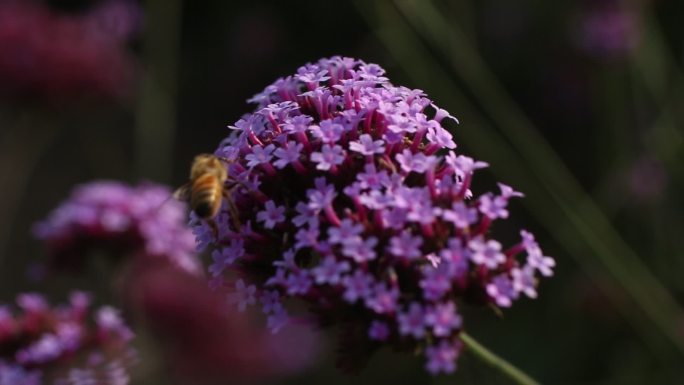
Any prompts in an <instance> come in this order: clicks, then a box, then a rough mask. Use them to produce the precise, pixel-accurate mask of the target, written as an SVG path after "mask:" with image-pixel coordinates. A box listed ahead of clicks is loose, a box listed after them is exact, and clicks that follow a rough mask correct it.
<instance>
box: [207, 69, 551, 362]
mask: <svg viewBox="0 0 684 385" xmlns="http://www.w3.org/2000/svg"><path fill="white" fill-rule="evenodd" d="M384 75H385V74H384V70H383V69H382V68H381V67H380V66H378V65H375V64H368V63H364V62H362V61H360V60H355V59H351V58H343V57H332V58H327V59H321V60H319V61H318V62H316V63H310V64H307V65H305V66H303V67H301V68H299V70H298V71H297V73H296V74H295V75H292V76H287V77H284V78H281V79H278V80H277V81H276V82H275V83H274V84H272V85H270V86H268V87H266V88H265V89H264V91H263V92H261V93H259V94H257V95H256V96H254V97H253V98H252V99H250V102H253V103H256V104H257V107H256V110H255V111H254V113H252V114H247V115H245V116H243V117H242V118H241V119H240V120H239V121H238V122H236V123H235V124H234V125H233V126H231V129H232V133H231V134H230V135H229V136H228V138H226V139H225V140H224V141H222V142H221V145H220V147H219V148H218V149H217V150H216V153H217V154H231V155H232V158H233V159H235V162H233V163H232V164H231V166H230V167H231V170H230V171H231V173H232V174H231V175H235V179H236V180H237V181H238V182H239V183H238V186H237V187H236V188H235V189H232V190H231V192H230V193H231V194H232V197H231V198H232V200H233V201H234V202H235V203H236V205H237V208H238V218H236V219H237V220H238V222H239V223H240V224H241V226H240V228H236V227H235V225H234V222H233V221H232V220H231V213H230V212H229V211H228V209H227V208H224V209H223V211H222V213H221V214H219V216H218V217H217V225H218V227H219V234H220V235H219V237H218V239H213V238H212V237H209V236H206V237H203V236H202V234H206V233H207V232H209V231H210V228H209V227H208V225H207V224H205V223H203V222H201V221H197V222H194V225H195V233H196V234H197V235H198V242H200V244H202V245H203V246H210V247H212V248H213V249H214V250H213V253H212V259H213V264H212V265H211V266H210V267H209V272H210V273H211V274H212V276H214V277H216V278H215V280H214V281H213V282H215V283H216V282H219V281H220V280H222V279H225V280H226V281H229V280H230V281H233V280H234V278H232V277H233V276H234V274H235V273H236V272H237V273H238V274H239V275H240V277H241V279H242V280H239V281H237V284H233V285H220V284H216V285H215V286H217V287H234V289H232V290H231V293H229V298H230V299H231V302H234V303H236V304H237V305H238V306H239V307H241V308H243V307H245V306H249V305H252V304H256V303H257V299H258V301H259V303H260V304H261V307H262V309H263V311H264V313H266V315H267V316H268V327H269V328H270V329H271V330H272V331H273V332H276V331H278V330H279V329H280V328H282V327H284V326H286V324H287V323H288V322H289V321H290V320H291V319H292V318H291V317H290V316H288V314H287V312H286V310H285V303H284V301H283V300H284V299H286V298H298V299H301V300H303V301H306V302H307V304H308V305H309V308H310V309H311V310H312V312H313V314H314V315H315V316H316V317H317V318H318V319H319V321H320V323H321V324H325V325H327V324H330V323H331V321H339V322H340V327H341V328H342V333H341V334H342V335H343V336H350V335H359V334H360V335H361V338H362V340H363V341H362V342H365V343H366V344H369V345H370V346H376V347H377V346H382V345H388V346H392V347H394V348H397V349H406V350H412V351H421V352H423V353H424V356H425V359H426V369H427V370H428V371H429V372H430V373H433V374H438V373H450V372H453V371H454V370H455V369H456V359H457V357H458V355H459V353H460V351H461V349H462V343H461V341H460V340H459V333H460V331H461V330H462V328H463V327H464V326H465V325H466V322H467V321H466V320H465V319H463V317H462V315H461V313H460V311H459V309H462V308H463V307H464V306H466V305H494V306H499V307H508V306H511V305H512V304H513V303H514V302H515V301H516V300H518V299H519V298H520V297H521V294H523V295H524V296H526V297H530V298H534V297H536V295H537V291H536V286H537V282H538V277H539V276H550V275H552V273H553V271H552V268H553V267H554V266H555V262H554V261H553V259H552V258H550V257H547V256H544V254H543V253H542V251H541V249H540V248H539V245H538V244H537V242H536V241H535V239H534V237H533V236H532V235H531V234H530V233H528V232H525V231H523V232H521V235H522V239H521V241H520V242H519V243H518V244H514V245H509V246H505V245H504V244H502V243H501V242H499V241H498V240H496V239H494V238H493V237H492V233H491V229H492V227H493V225H494V223H495V222H496V221H497V220H501V219H506V218H508V217H509V215H510V213H509V211H508V204H509V202H510V201H511V199H513V198H520V197H522V194H521V193H519V192H517V191H515V190H514V189H513V188H512V187H509V186H507V185H504V184H499V186H498V188H497V189H496V190H497V191H496V192H474V191H471V188H472V180H473V176H474V174H475V172H476V171H477V170H479V169H482V168H485V167H487V166H488V165H487V163H485V162H482V161H478V160H475V159H473V158H471V157H469V156H466V155H463V154H461V153H457V152H455V149H456V147H457V146H456V143H454V141H453V137H452V135H451V134H450V133H449V129H450V128H452V127H447V126H445V125H448V124H456V123H458V121H457V120H456V118H454V117H453V116H452V115H451V114H450V113H449V112H447V111H446V110H444V109H441V108H439V107H437V106H436V105H435V104H434V103H433V102H432V101H431V100H430V99H428V98H427V95H425V93H424V92H423V91H421V90H411V89H409V88H406V87H401V86H394V85H392V83H390V81H389V79H388V78H387V77H385V76H384ZM238 242H239V243H238ZM243 280H244V281H243ZM359 331H361V332H359ZM342 345H343V346H344V347H348V346H349V341H345V342H344V343H343V344H342ZM342 350H345V349H342ZM341 354H342V355H341V357H340V360H341V361H340V362H341V366H343V367H344V368H347V369H359V365H360V364H358V362H359V361H360V360H359V359H358V358H357V357H351V354H349V355H348V356H345V354H344V352H341Z"/></svg>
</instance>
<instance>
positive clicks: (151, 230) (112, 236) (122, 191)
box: [35, 181, 201, 274]
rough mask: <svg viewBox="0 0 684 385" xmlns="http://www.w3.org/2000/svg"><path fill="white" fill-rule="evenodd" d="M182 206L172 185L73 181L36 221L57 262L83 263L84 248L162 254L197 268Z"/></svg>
mask: <svg viewBox="0 0 684 385" xmlns="http://www.w3.org/2000/svg"><path fill="white" fill-rule="evenodd" d="M185 216H186V207H185V205H184V204H183V203H181V202H178V201H176V200H174V199H172V198H171V191H170V190H169V189H167V188H166V187H163V186H159V185H154V184H142V185H140V186H137V187H130V186H127V185H125V184H122V183H118V182H110V181H98V182H92V183H89V184H85V185H82V186H79V187H77V188H76V189H75V190H74V191H73V193H72V195H71V197H70V198H69V200H67V201H66V202H64V203H62V205H60V206H59V207H57V208H56V209H55V210H54V211H53V212H52V213H51V214H50V216H49V217H48V218H47V219H46V220H44V221H43V222H40V223H38V224H37V225H36V227H35V234H36V236H37V237H38V238H40V239H42V240H44V241H45V242H46V243H47V244H48V247H49V249H50V252H51V253H52V254H53V264H55V265H56V266H57V267H74V266H75V267H78V266H81V265H82V259H83V258H84V256H85V254H86V251H88V250H90V249H92V248H100V249H104V250H106V251H109V252H113V253H114V254H116V255H117V256H120V255H142V256H143V257H150V258H155V259H165V260H167V261H168V262H170V263H172V264H173V265H175V266H177V267H178V268H180V269H182V270H184V271H187V272H190V273H192V274H198V273H201V267H200V264H199V261H198V259H197V257H196V253H195V240H194V237H193V235H192V232H191V231H190V230H189V229H188V228H187V226H186V224H185Z"/></svg>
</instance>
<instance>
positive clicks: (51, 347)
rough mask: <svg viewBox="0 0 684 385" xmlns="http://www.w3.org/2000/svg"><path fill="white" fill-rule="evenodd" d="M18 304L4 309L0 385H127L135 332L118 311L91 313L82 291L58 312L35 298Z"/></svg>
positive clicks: (21, 297)
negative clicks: (15, 306) (16, 307)
mask: <svg viewBox="0 0 684 385" xmlns="http://www.w3.org/2000/svg"><path fill="white" fill-rule="evenodd" d="M17 304H18V305H19V306H18V309H12V308H11V307H10V306H7V305H2V306H0V384H2V385H5V384H7V385H10V384H12V385H18V384H21V385H48V384H50V385H53V384H54V385H82V384H91V383H92V384H98V385H126V384H128V382H129V374H128V371H129V369H130V367H131V366H132V365H133V364H134V363H135V361H136V357H135V351H134V350H133V348H132V347H131V346H130V343H131V340H132V338H133V333H132V332H131V330H130V329H129V328H128V327H127V326H126V325H125V323H124V322H123V320H122V319H121V317H120V315H119V312H118V311H117V310H116V309H114V308H112V307H109V306H105V307H101V308H99V309H97V310H96V311H94V312H93V311H91V310H90V297H89V296H88V295H87V294H85V293H81V292H74V293H72V295H71V298H70V301H69V303H68V304H65V305H60V306H55V307H53V306H50V305H49V304H48V303H47V302H46V300H45V299H44V298H43V297H42V296H40V295H39V294H34V293H25V294H21V295H19V296H18V297H17Z"/></svg>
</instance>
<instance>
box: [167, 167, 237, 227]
mask: <svg viewBox="0 0 684 385" xmlns="http://www.w3.org/2000/svg"><path fill="white" fill-rule="evenodd" d="M232 162H233V160H231V159H228V158H221V157H218V156H216V155H213V154H199V155H197V156H196V157H195V159H194V160H193V162H192V166H191V167H190V181H189V182H188V183H186V184H185V185H183V186H181V187H180V188H179V189H178V190H176V192H175V193H174V194H173V195H174V197H175V198H176V199H179V200H182V201H185V202H188V203H189V204H190V208H191V209H192V211H194V212H195V214H196V215H197V216H198V217H199V218H200V219H203V220H204V221H206V222H207V223H208V224H209V226H211V228H212V230H214V234H215V235H217V234H218V228H217V226H216V222H214V218H215V217H216V215H217V214H218V212H219V210H220V209H221V203H222V202H223V200H224V199H225V200H226V202H227V203H228V207H229V210H230V212H231V219H232V221H233V225H234V226H235V228H236V229H239V228H240V222H239V218H238V210H237V207H236V205H235V202H233V199H232V198H231V192H232V188H234V187H231V188H226V183H227V182H230V175H229V174H228V170H227V168H226V166H225V165H224V164H223V163H226V164H230V163H232ZM235 186H237V184H235Z"/></svg>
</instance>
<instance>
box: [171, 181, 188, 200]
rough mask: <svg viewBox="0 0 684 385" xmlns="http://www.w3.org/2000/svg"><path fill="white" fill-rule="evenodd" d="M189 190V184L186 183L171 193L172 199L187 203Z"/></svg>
mask: <svg viewBox="0 0 684 385" xmlns="http://www.w3.org/2000/svg"><path fill="white" fill-rule="evenodd" d="M191 190H192V185H191V184H190V183H186V184H184V185H183V186H181V187H179V188H178V189H177V190H176V191H174V192H173V198H174V199H177V200H179V201H183V202H187V201H189V200H190V192H191Z"/></svg>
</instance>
